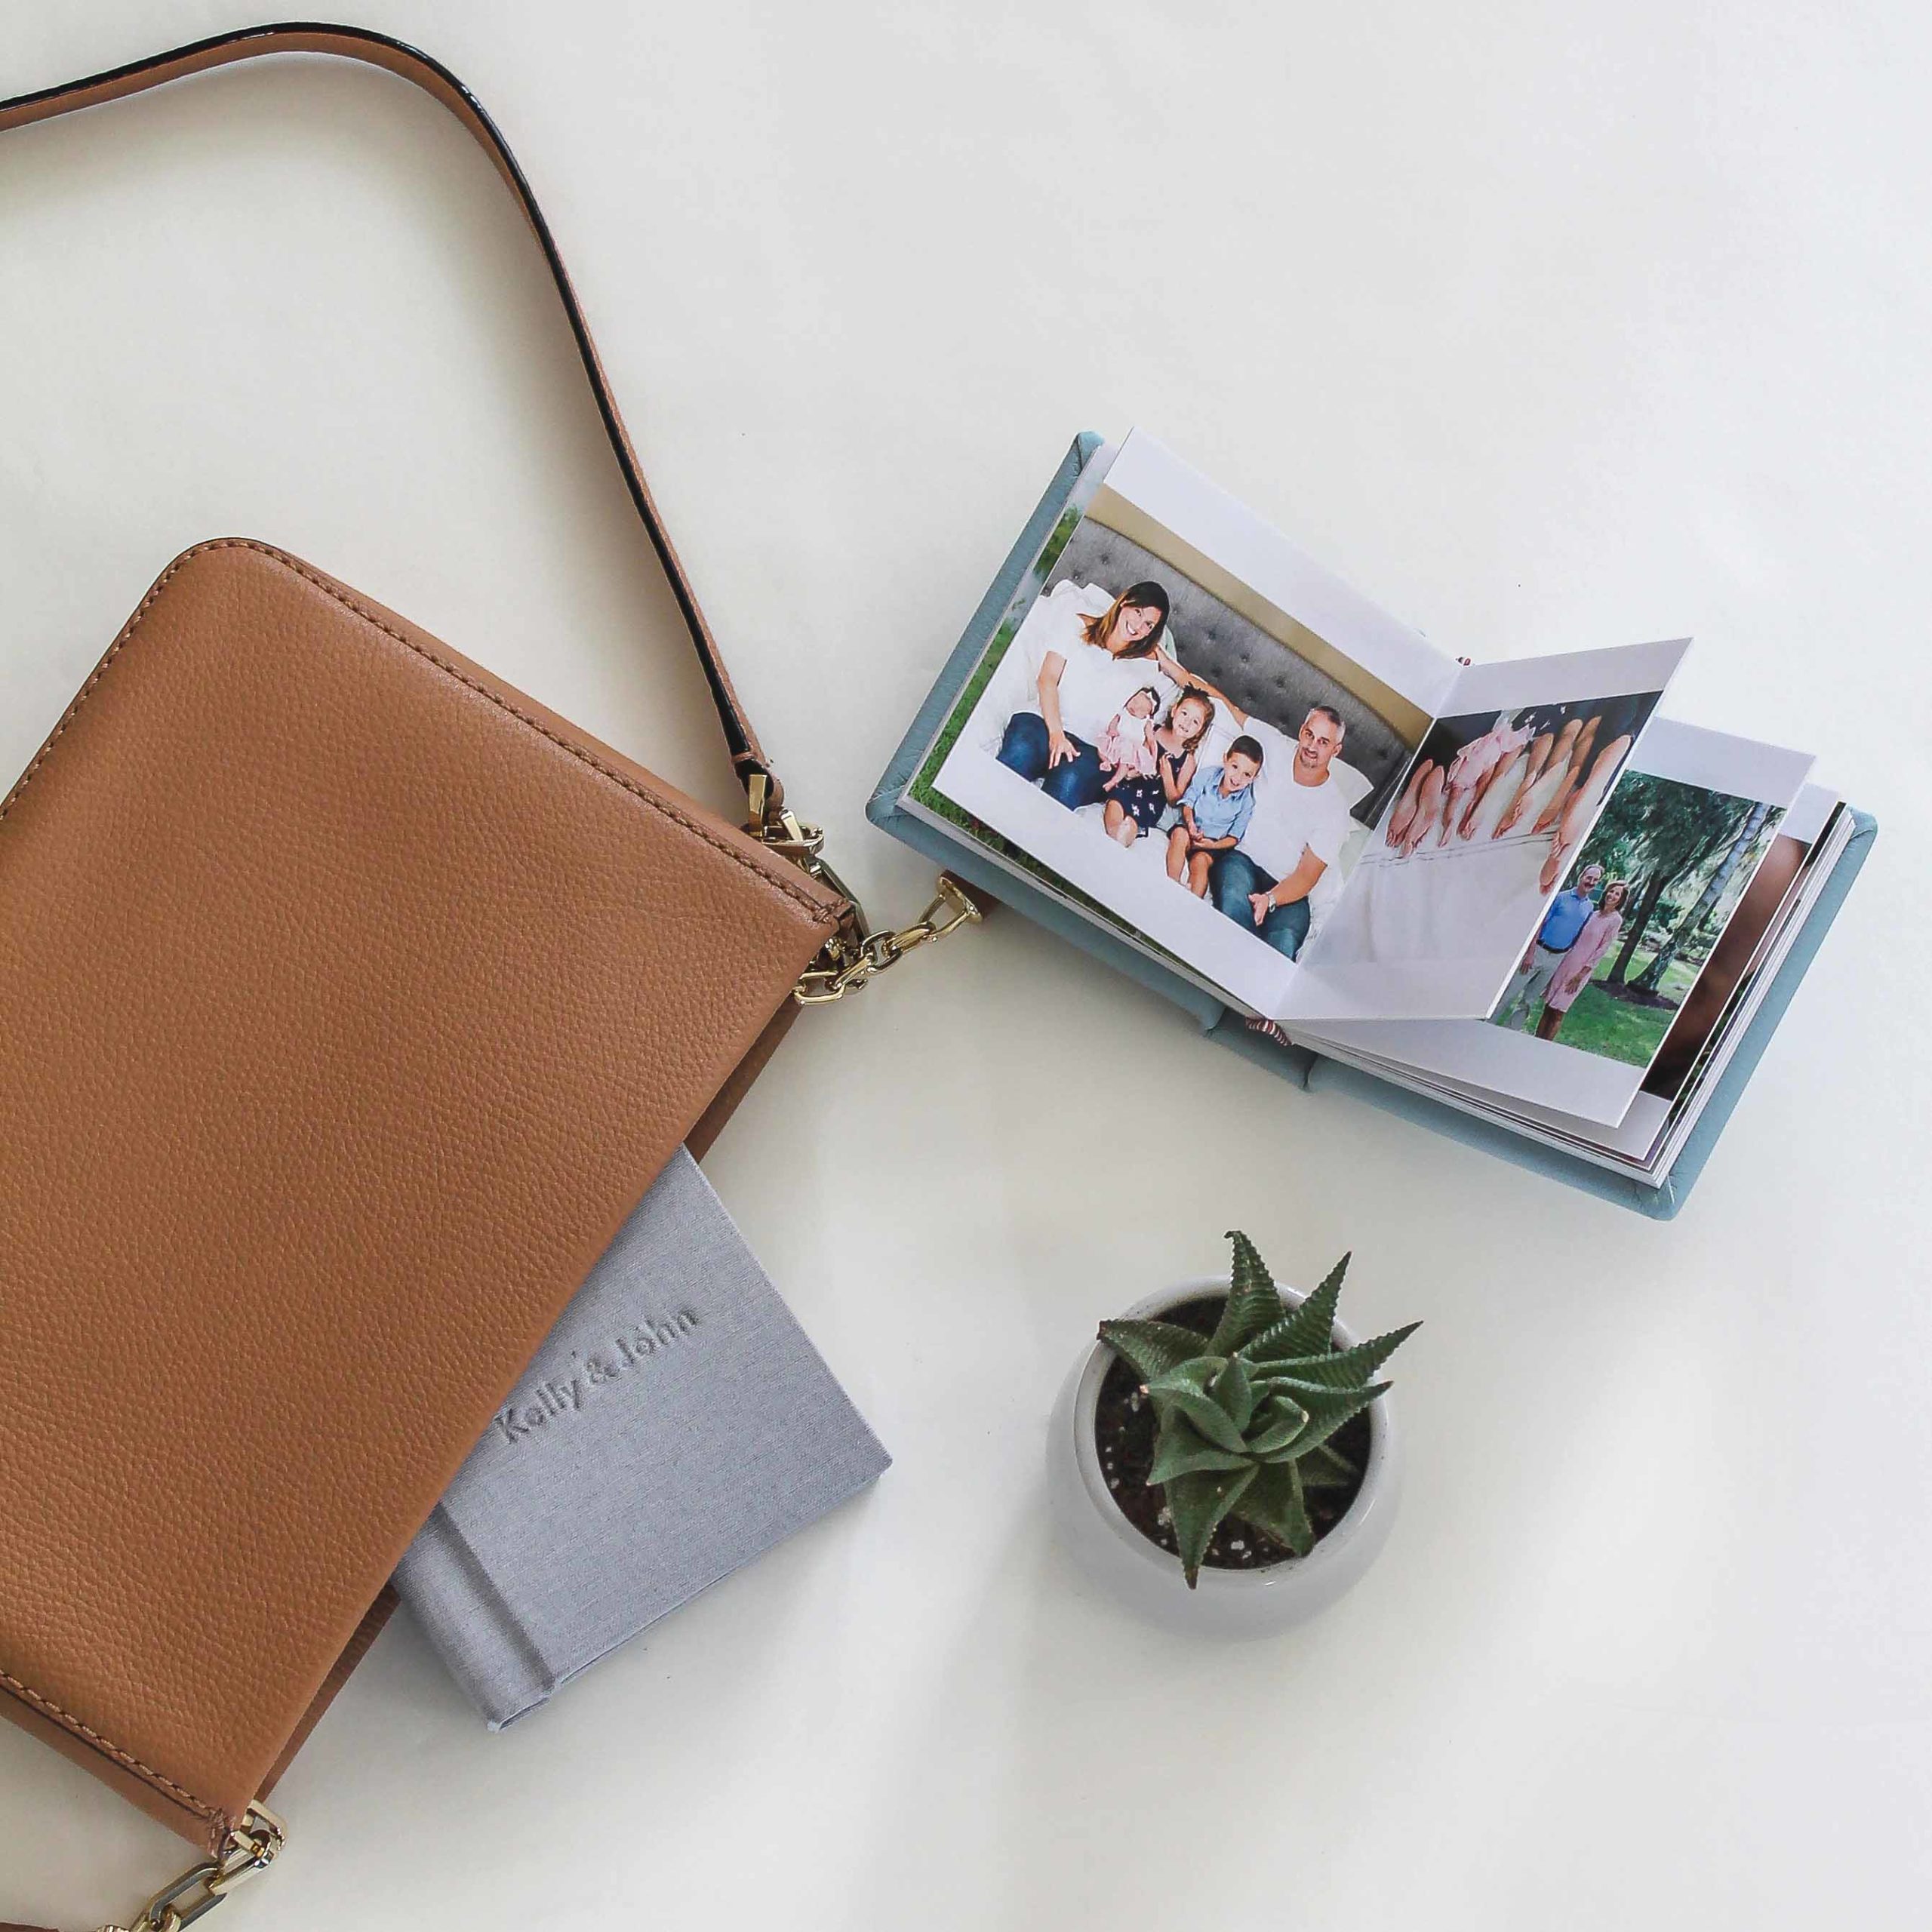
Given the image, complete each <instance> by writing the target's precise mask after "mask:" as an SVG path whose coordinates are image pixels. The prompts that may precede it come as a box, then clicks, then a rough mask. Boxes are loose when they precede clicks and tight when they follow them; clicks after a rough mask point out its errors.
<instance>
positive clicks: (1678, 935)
mask: <svg viewBox="0 0 1932 1932" xmlns="http://www.w3.org/2000/svg"><path fill="white" fill-rule="evenodd" d="M1770 815H1771V808H1770V806H1769V805H1766V804H1758V805H1754V806H1752V808H1751V814H1750V816H1749V817H1748V818H1746V820H1745V821H1744V823H1743V825H1742V826H1740V827H1739V828H1738V832H1737V837H1736V838H1734V839H1733V840H1732V841H1730V851H1728V852H1727V853H1726V854H1724V861H1723V863H1721V865H1720V866H1718V869H1717V870H1716V871H1715V872H1713V873H1712V875H1711V876H1710V879H1709V882H1708V883H1707V884H1706V886H1705V888H1704V889H1703V891H1702V892H1700V894H1698V895H1697V904H1696V905H1694V906H1692V907H1691V909H1690V911H1689V912H1687V913H1685V914H1684V917H1683V918H1681V919H1680V920H1679V921H1678V922H1677V930H1676V931H1675V932H1673V933H1672V934H1671V936H1670V937H1669V938H1668V939H1667V940H1665V941H1664V943H1663V945H1662V946H1660V947H1659V948H1658V949H1657V957H1656V958H1654V959H1653V960H1652V961H1651V963H1650V964H1648V965H1647V966H1646V967H1645V968H1644V970H1643V972H1642V973H1641V975H1639V977H1638V980H1637V990H1638V992H1640V993H1654V992H1656V991H1657V989H1658V987H1659V986H1661V985H1662V984H1663V976H1664V974H1665V973H1666V971H1669V967H1670V962H1671V961H1672V960H1673V959H1675V958H1676V957H1677V949H1678V947H1679V946H1681V945H1682V944H1683V943H1684V941H1685V940H1687V939H1690V938H1693V937H1695V936H1696V934H1697V931H1698V929H1699V928H1700V927H1701V926H1702V925H1703V923H1704V921H1706V919H1708V918H1709V917H1710V916H1711V909H1712V906H1715V905H1716V903H1718V900H1719V899H1720V898H1721V897H1723V895H1724V888H1725V887H1726V886H1727V885H1728V884H1730V876H1731V874H1732V873H1734V872H1736V871H1737V866H1738V861H1739V860H1741V859H1742V858H1743V857H1744V855H1745V854H1746V852H1748V851H1749V850H1750V849H1751V844H1752V840H1754V839H1755V838H1756V837H1757V836H1758V833H1759V832H1761V831H1763V830H1764V821H1765V820H1767V818H1769V817H1770Z"/></svg>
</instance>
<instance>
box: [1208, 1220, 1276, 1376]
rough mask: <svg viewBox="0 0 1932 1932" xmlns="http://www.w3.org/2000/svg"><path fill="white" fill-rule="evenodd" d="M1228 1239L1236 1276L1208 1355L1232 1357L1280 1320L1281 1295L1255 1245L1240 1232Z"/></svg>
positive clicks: (1231, 1231)
mask: <svg viewBox="0 0 1932 1932" xmlns="http://www.w3.org/2000/svg"><path fill="white" fill-rule="evenodd" d="M1228 1238H1229V1241H1232V1242H1233V1243H1234V1249H1235V1265H1234V1275H1233V1278H1232V1285H1231V1286H1230V1287H1229V1292H1228V1299H1227V1304H1226V1306H1225V1307H1223V1309H1222V1310H1221V1318H1220V1321H1219V1322H1217V1324H1215V1328H1214V1339H1213V1340H1211V1342H1209V1343H1208V1344H1207V1346H1208V1349H1209V1351H1210V1352H1211V1353H1213V1354H1214V1355H1232V1354H1233V1353H1234V1352H1235V1350H1236V1349H1238V1348H1239V1347H1240V1346H1241V1344H1242V1343H1244V1342H1251V1341H1252V1340H1254V1337H1256V1336H1257V1335H1258V1334H1260V1333H1261V1331H1263V1329H1264V1328H1268V1327H1272V1325H1273V1324H1275V1323H1276V1322H1278V1321H1280V1320H1281V1294H1280V1292H1279V1291H1278V1290H1277V1289H1276V1287H1275V1281H1274V1278H1273V1276H1272V1275H1270V1274H1269V1272H1268V1268H1267V1264H1266V1263H1265V1262H1263V1260H1262V1259H1261V1257H1260V1255H1259V1254H1257V1253H1256V1252H1255V1247H1254V1242H1252V1241H1250V1240H1249V1239H1248V1238H1247V1235H1244V1234H1243V1233H1242V1232H1241V1230H1240V1229H1238V1228H1230V1229H1229V1230H1228Z"/></svg>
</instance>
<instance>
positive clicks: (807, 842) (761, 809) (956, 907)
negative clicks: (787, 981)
mask: <svg viewBox="0 0 1932 1932" xmlns="http://www.w3.org/2000/svg"><path fill="white" fill-rule="evenodd" d="M750 790H751V806H752V816H751V827H750V829H751V831H752V834H753V835H754V836H755V837H756V838H759V839H761V841H763V842H764V844H767V845H768V846H769V847H771V849H772V850H773V851H774V852H778V853H780V854H783V856H784V857H786V858H788V859H789V860H791V861H792V863H793V864H794V865H795V866H798V868H799V869H801V871H804V872H808V873H810V874H811V876H812V877H813V878H817V879H823V881H825V883H826V884H827V885H829V886H830V887H831V888H832V891H835V892H836V893H837V894H838V895H839V897H841V898H842V899H844V900H845V901H846V902H847V903H848V905H849V906H851V912H849V913H848V915H846V917H845V919H844V921H843V922H842V923H841V925H840V926H839V928H838V931H836V932H835V933H834V934H832V937H831V938H829V940H826V943H825V944H824V945H823V946H822V947H821V948H820V950H819V953H818V956H817V958H815V959H814V960H813V961H812V963H811V964H810V965H809V966H808V967H807V968H805V970H804V972H803V973H801V974H800V975H799V976H798V984H797V985H796V986H794V987H793V988H792V998H794V999H795V1000H796V1001H798V1004H800V1005H801V1006H827V1005H829V1004H831V1003H832V1001H834V1000H841V999H843V998H844V997H845V995H847V994H848V993H855V992H857V991H858V990H859V989H860V987H861V986H864V985H865V984H866V982H867V981H868V980H871V979H872V978H874V977H876V976H877V975H878V974H881V973H883V972H884V971H885V969H886V968H888V966H896V965H897V964H898V963H899V962H900V960H902V959H903V958H905V956H906V954H907V953H909V952H912V950H913V949H915V947H918V946H927V945H930V944H931V943H932V942H933V941H934V940H940V939H943V938H945V937H946V934H948V933H950V932H954V931H957V930H958V928H960V927H961V926H964V925H972V924H978V922H979V921H980V918H982V917H983V916H984V915H983V914H982V913H981V912H980V908H979V906H977V904H976V903H974V900H973V898H972V897H971V894H968V891H967V890H966V888H964V886H963V885H961V884H960V883H959V881H958V880H957V879H956V878H954V877H953V876H952V874H951V873H950V872H941V873H940V875H939V890H938V891H937V893H936V894H934V898H933V902H932V903H931V905H930V906H928V907H927V908H926V909H925V910H924V912H922V913H921V914H920V915H919V916H918V918H916V919H915V920H914V921H913V922H912V924H910V925H909V926H902V927H900V928H899V930H898V931H896V932H883V933H879V932H874V931H872V925H871V923H870V921H869V920H868V919H867V918H866V912H865V908H864V907H863V906H861V905H860V903H859V901H858V899H857V897H856V896H855V895H854V893H853V891H852V890H851V888H850V887H849V886H848V885H847V884H846V883H845V881H844V880H843V879H841V878H840V877H839V876H838V874H837V873H836V872H834V871H833V870H832V868H831V867H830V866H829V865H827V864H826V862H825V860H824V857H823V848H824V845H825V833H824V832H823V830H822V829H820V827H819V826H815V825H808V824H807V823H805V822H804V820H801V819H800V818H798V817H795V815H794V814H792V813H791V812H790V811H787V810H786V809H785V808H783V806H779V807H777V808H776V809H774V807H773V804H772V802H771V786H770V781H769V780H768V779H767V778H766V777H765V776H764V774H763V773H762V772H757V773H754V774H752V781H751V787H750Z"/></svg>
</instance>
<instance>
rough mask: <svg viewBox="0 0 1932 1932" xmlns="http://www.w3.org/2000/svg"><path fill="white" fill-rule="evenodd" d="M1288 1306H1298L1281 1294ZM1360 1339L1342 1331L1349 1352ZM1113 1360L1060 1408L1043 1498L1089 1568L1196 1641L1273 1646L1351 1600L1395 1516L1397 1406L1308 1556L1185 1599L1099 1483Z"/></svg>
mask: <svg viewBox="0 0 1932 1932" xmlns="http://www.w3.org/2000/svg"><path fill="white" fill-rule="evenodd" d="M1227 1291H1228V1283H1227V1278H1226V1276H1225V1275H1202V1276H1201V1277H1200V1278H1198V1280H1195V1281H1186V1282H1183V1283H1182V1284H1180V1286H1179V1287H1174V1288H1170V1289H1168V1290H1167V1291H1165V1292H1164V1293H1163V1294H1157V1295H1149V1297H1147V1299H1146V1300H1144V1301H1139V1302H1136V1303H1134V1306H1133V1307H1131V1309H1128V1311H1127V1312H1128V1315H1130V1316H1134V1317H1146V1316H1153V1317H1158V1316H1160V1315H1164V1314H1165V1313H1166V1312H1167V1311H1168V1309H1171V1308H1173V1307H1175V1306H1177V1305H1178V1304H1179V1303H1182V1302H1186V1301H1192V1300H1196V1299H1198V1297H1201V1296H1203V1295H1211V1294H1220V1295H1225V1294H1226V1293H1227ZM1281 1299H1282V1300H1283V1302H1284V1303H1285V1304H1286V1305H1287V1306H1289V1307H1291V1308H1293V1307H1294V1306H1297V1304H1298V1303H1300V1300H1301V1299H1302V1297H1301V1296H1300V1294H1298V1293H1297V1292H1296V1291H1293V1290H1291V1289H1284V1290H1283V1291H1281ZM1358 1339H1359V1338H1358V1337H1356V1336H1355V1335H1354V1334H1351V1333H1350V1331H1349V1330H1348V1329H1347V1328H1346V1327H1344V1326H1343V1324H1342V1323H1340V1321H1337V1323H1336V1324H1335V1340H1336V1341H1337V1343H1339V1344H1340V1346H1342V1347H1343V1348H1349V1347H1352V1346H1353V1345H1354V1344H1355V1342H1356V1341H1357V1340H1358ZM1113 1362H1114V1352H1113V1351H1112V1349H1109V1348H1107V1347H1106V1346H1104V1345H1103V1344H1102V1343H1098V1342H1097V1343H1094V1346H1093V1348H1092V1349H1091V1350H1090V1351H1089V1352H1088V1354H1087V1355H1086V1356H1085V1357H1084V1358H1083V1359H1082V1360H1081V1361H1079V1362H1078V1363H1077V1364H1075V1367H1074V1370H1073V1372H1072V1374H1070V1375H1069V1377H1067V1378H1066V1383H1065V1385H1064V1386H1063V1388H1062V1389H1061V1390H1060V1399H1059V1400H1058V1401H1057V1402H1055V1404H1054V1413H1053V1421H1052V1423H1051V1426H1050V1428H1049V1430H1048V1438H1047V1492H1048V1500H1049V1501H1050V1503H1051V1506H1052V1509H1053V1512H1054V1521H1055V1524H1056V1525H1057V1527H1058V1529H1059V1531H1060V1536H1061V1538H1062V1540H1063V1541H1064V1543H1066V1546H1067V1548H1068V1549H1069V1552H1070V1553H1071V1554H1072V1555H1073V1557H1074V1558H1075V1561H1078V1563H1079V1564H1080V1565H1081V1567H1082V1568H1083V1569H1084V1570H1085V1571H1087V1572H1088V1574H1089V1575H1091V1577H1094V1579H1095V1580H1096V1581H1097V1582H1099V1583H1102V1584H1103V1585H1104V1586H1106V1588H1107V1589H1109V1590H1111V1591H1112V1592H1113V1594H1114V1595H1116V1596H1118V1597H1119V1598H1121V1600H1122V1601H1124V1602H1125V1603H1126V1604H1128V1605H1129V1607H1131V1608H1132V1609H1134V1610H1135V1611H1137V1612H1138V1613H1139V1614H1140V1615H1142V1616H1143V1617H1147V1618H1148V1619H1149V1620H1151V1621H1152V1622H1155V1623H1161V1624H1164V1625H1166V1626H1168V1628H1170V1629H1175V1630H1183V1631H1187V1632H1191V1633H1192V1634H1194V1635H1198V1636H1208V1637H1217V1638H1232V1639H1235V1640H1241V1639H1245V1638H1256V1637H1266V1636H1271V1635H1273V1634H1274V1633H1275V1632H1277V1631H1279V1630H1285V1629H1288V1628H1289V1627H1290V1626H1292V1625H1294V1624H1297V1623H1306V1621H1307V1620H1308V1619H1309V1617H1313V1616H1315V1615H1316V1614H1318V1612H1319V1611H1324V1610H1326V1609H1327V1607H1328V1606H1329V1605H1330V1604H1331V1603H1333V1602H1334V1601H1335V1600H1336V1598H1338V1597H1339V1596H1340V1595H1342V1594H1343V1592H1345V1591H1346V1590H1348V1589H1350V1588H1351V1587H1352V1586H1353V1585H1354V1584H1355V1583H1356V1581H1357V1580H1358V1579H1359V1578H1360V1577H1361V1574H1362V1573H1363V1571H1365V1570H1366V1569H1367V1567H1368V1566H1369V1565H1370V1564H1371V1563H1372V1562H1374V1560H1375V1558H1376V1557H1377V1555H1378V1554H1379V1553H1380V1550H1381V1548H1382V1546H1383V1543H1385V1542H1386V1541H1387V1540H1388V1536H1389V1524H1390V1522H1391V1521H1392V1520H1393V1518H1394V1516H1395V1500H1396V1491H1397V1487H1398V1482H1397V1476H1398V1464H1397V1457H1396V1441H1397V1438H1396V1433H1395V1420H1394V1417H1392V1415H1391V1414H1390V1412H1389V1398H1388V1397H1387V1396H1386V1395H1384V1396H1383V1397H1382V1398H1380V1401H1375V1402H1372V1403H1371V1404H1369V1407H1368V1410H1367V1415H1368V1428H1369V1450H1368V1463H1367V1468H1366V1469H1364V1472H1363V1474H1362V1484H1361V1489H1360V1490H1359V1491H1358V1492H1357V1494H1356V1496H1355V1501H1354V1502H1353V1503H1352V1504H1351V1505H1350V1506H1349V1512H1348V1514H1347V1515H1345V1516H1344V1517H1343V1518H1342V1520H1341V1521H1340V1522H1339V1523H1337V1524H1336V1525H1335V1526H1334V1528H1333V1529H1331V1530H1330V1531H1329V1532H1328V1534H1327V1535H1326V1536H1324V1537H1322V1539H1321V1541H1320V1542H1319V1543H1317V1544H1316V1545H1315V1547H1314V1548H1313V1549H1311V1550H1310V1551H1309V1553H1308V1554H1307V1555H1306V1556H1294V1557H1289V1558H1287V1559H1285V1560H1284V1561H1282V1562H1280V1563H1277V1564H1274V1565H1272V1567H1269V1568H1268V1569H1265V1570H1213V1569H1207V1568H1203V1570H1202V1571H1201V1579H1200V1582H1199V1584H1198V1586H1197V1587H1196V1588H1195V1589H1191V1590H1190V1589H1189V1588H1188V1587H1187V1584H1186V1581H1185V1580H1184V1579H1183V1577H1182V1575H1181V1568H1180V1559H1179V1558H1177V1557H1176V1556H1174V1555H1172V1554H1171V1553H1170V1552H1168V1551H1167V1550H1164V1549H1161V1546H1159V1544H1158V1543H1149V1541H1148V1540H1147V1539H1146V1537H1144V1536H1143V1535H1142V1534H1140V1531H1138V1530H1137V1529H1136V1528H1135V1527H1134V1525H1133V1524H1132V1523H1131V1522H1130V1521H1128V1518H1126V1517H1125V1516H1124V1515H1123V1514H1122V1513H1121V1509H1120V1508H1119V1506H1118V1504H1116V1503H1115V1501H1114V1499H1113V1494H1112V1491H1110V1490H1109V1488H1108V1487H1107V1480H1106V1477H1105V1476H1104V1475H1103V1474H1102V1473H1101V1470H1100V1451H1099V1449H1098V1448H1097V1447H1096V1445H1095V1444H1094V1411H1095V1408H1096V1407H1097V1404H1098V1403H1099V1401H1100V1384H1101V1383H1102V1382H1103V1381H1104V1380H1106V1373H1107V1371H1108V1370H1109V1368H1110V1367H1112V1365H1113Z"/></svg>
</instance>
